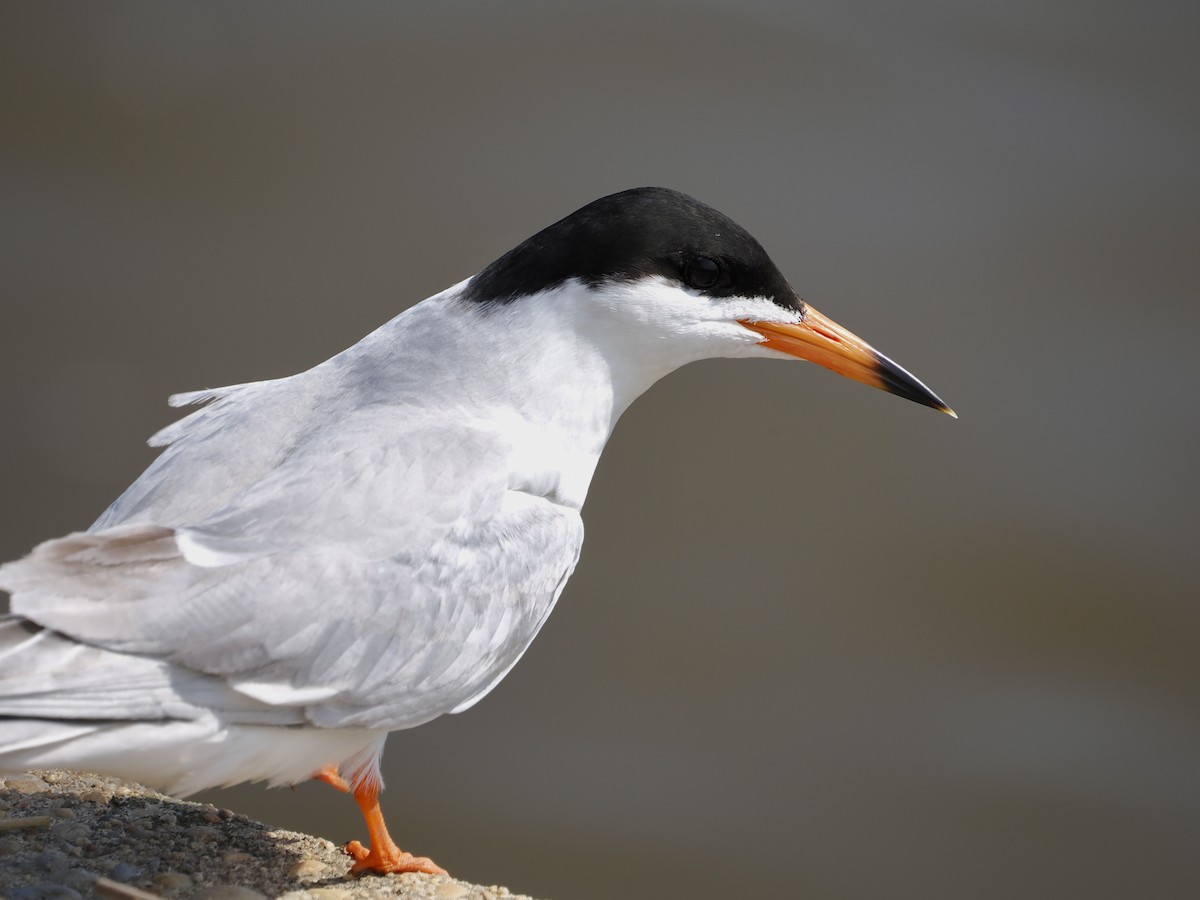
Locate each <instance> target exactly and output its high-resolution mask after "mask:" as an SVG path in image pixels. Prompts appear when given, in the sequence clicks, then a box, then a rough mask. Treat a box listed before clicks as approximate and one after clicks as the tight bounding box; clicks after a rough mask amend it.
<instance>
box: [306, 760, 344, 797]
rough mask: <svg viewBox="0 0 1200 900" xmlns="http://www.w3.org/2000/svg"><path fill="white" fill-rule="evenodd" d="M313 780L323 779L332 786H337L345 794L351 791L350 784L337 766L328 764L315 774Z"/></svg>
mask: <svg viewBox="0 0 1200 900" xmlns="http://www.w3.org/2000/svg"><path fill="white" fill-rule="evenodd" d="M313 781H323V782H325V783H326V784H327V785H329V786H330V787H332V788H337V789H338V790H339V791H341V792H342V793H343V794H348V793H350V785H349V784H348V783H347V782H346V779H345V778H343V777H342V776H341V774H340V773H339V772H338V770H337V766H326V767H325V768H323V769H322V770H321V771H320V772H318V773H317V774H316V775H314V776H313Z"/></svg>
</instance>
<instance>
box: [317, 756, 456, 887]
mask: <svg viewBox="0 0 1200 900" xmlns="http://www.w3.org/2000/svg"><path fill="white" fill-rule="evenodd" d="M313 778H314V779H316V780H317V781H324V782H325V783H326V784H328V785H332V786H333V787H335V788H337V789H338V790H339V791H343V792H349V791H350V785H349V784H347V783H346V780H345V779H344V778H342V776H341V775H340V774H339V773H338V770H337V769H336V768H334V767H333V766H329V767H328V768H324V769H322V770H321V771H320V772H318V773H317V774H316V775H314V776H313ZM354 799H355V800H356V801H358V807H359V809H361V810H362V814H363V818H364V819H366V820H367V837H368V839H369V840H370V842H371V849H370V850H368V849H367V848H366V847H364V846H363V845H362V844H360V843H359V842H358V841H351V842H350V843H348V844H347V845H346V852H347V853H349V854H350V855H351V856H353V857H354V859H355V863H354V865H353V866H352V867H351V869H350V871H351V872H353V873H354V874H355V875H361V874H362V873H363V872H378V873H379V874H381V875H386V874H387V873H388V872H425V873H426V874H428V875H447V874H449V873H448V872H447V871H446V870H445V869H443V868H442V867H441V866H439V865H438V864H437V863H435V862H434V861H433V860H432V859H430V858H429V857H428V856H413V855H412V854H411V853H405V852H404V851H403V850H401V849H400V848H399V847H397V846H396V842H395V841H393V840H392V836H391V835H390V834H388V830H387V826H386V825H385V824H384V823H383V810H381V809H380V808H379V788H378V787H376V786H374V785H371V786H369V787H368V786H365V785H364V786H363V787H359V788H356V789H355V790H354Z"/></svg>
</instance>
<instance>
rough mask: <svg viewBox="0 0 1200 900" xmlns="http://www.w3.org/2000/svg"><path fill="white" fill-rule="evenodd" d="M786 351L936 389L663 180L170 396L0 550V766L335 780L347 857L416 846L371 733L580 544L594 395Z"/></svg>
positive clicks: (445, 688) (564, 569) (403, 861)
mask: <svg viewBox="0 0 1200 900" xmlns="http://www.w3.org/2000/svg"><path fill="white" fill-rule="evenodd" d="M721 356H728V357H770V358H785V357H799V358H801V359H808V360H811V361H813V362H816V363H818V364H820V365H822V366H825V367H826V368H829V369H832V370H833V371H835V372H838V373H840V374H842V375H846V376H848V377H850V378H853V379H855V380H857V381H862V382H865V383H867V384H870V385H873V386H875V387H879V388H882V389H884V390H886V391H890V392H892V393H894V394H899V395H900V396H902V397H907V398H908V399H910V400H915V401H916V402H918V403H922V404H925V405H926V406H930V407H933V408H934V409H938V410H941V411H943V412H950V410H949V408H948V407H947V406H946V405H945V404H944V403H943V402H942V401H941V400H939V399H938V398H937V397H936V396H935V395H934V394H933V393H932V392H931V391H930V390H929V389H928V388H926V387H925V386H924V385H923V384H921V382H919V381H918V380H917V379H916V378H914V377H913V376H912V375H910V374H908V372H906V371H905V370H904V369H902V368H900V367H899V366H898V365H896V364H895V363H893V362H891V361H890V360H889V359H887V358H886V357H884V356H882V355H880V354H879V353H877V352H875V351H874V350H872V349H871V347H870V346H868V345H867V344H866V343H865V342H864V341H862V340H860V339H859V338H857V337H855V336H854V335H853V334H851V333H850V332H849V331H847V330H846V329H844V328H842V327H840V326H838V325H836V324H835V323H834V322H832V321H831V320H830V319H827V318H826V317H825V316H823V315H821V314H820V313H818V312H817V311H816V310H815V309H813V308H812V307H811V306H809V305H808V304H807V303H805V302H804V301H803V300H801V299H800V297H799V296H798V295H797V294H796V292H795V291H794V290H793V289H792V288H791V287H790V286H789V285H788V283H787V281H786V280H785V279H784V277H783V276H782V275H781V274H780V272H779V270H778V269H777V268H776V267H775V265H774V264H773V263H772V262H771V260H770V258H769V257H768V256H767V254H766V252H765V251H764V250H763V248H762V247H761V246H760V245H759V243H758V242H757V241H756V240H755V239H754V238H753V237H751V236H750V235H749V234H748V233H747V232H746V231H745V230H743V229H742V228H741V227H739V226H738V225H737V224H735V223H734V222H733V221H731V220H730V219H729V218H727V217H726V216H724V215H722V214H720V213H718V212H716V211H715V210H713V209H711V208H709V207H707V206H705V205H704V204H702V203H699V202H697V201H696V200H693V199H692V198H690V197H687V196H685V195H683V194H680V193H677V192H675V191H671V190H666V189H662V188H639V189H635V190H630V191H625V192H623V193H619V194H614V195H612V196H609V197H605V198H603V199H600V200H597V201H595V202H594V203H591V204H589V205H587V206H585V207H583V208H582V209H580V210H578V211H577V212H575V213H573V214H571V215H570V216H567V217H566V218H565V219H563V220H562V221H560V222H558V223H556V224H554V225H551V226H550V227H549V228H546V229H544V230H543V231H541V232H539V233H538V234H535V235H534V236H533V237H531V238H529V239H528V240H527V241H525V242H524V243H522V244H521V245H519V246H518V247H516V248H515V249H513V250H511V251H510V252H508V253H506V254H504V255H503V256H502V257H500V258H499V259H498V260H496V261H495V262H493V263H492V264H491V265H489V266H487V268H485V269H484V270H483V271H482V272H480V273H479V274H478V275H475V276H474V277H473V278H469V279H467V280H466V281H464V282H462V283H460V284H457V285H455V286H454V287H451V288H449V289H448V290H446V291H443V292H442V293H440V294H436V295H434V296H433V297H430V298H429V299H427V300H425V301H423V302H421V303H418V304H417V305H416V306H413V307H412V308H410V309H408V310H407V311H405V312H403V313H401V314H400V315H398V316H397V317H396V318H394V319H392V320H391V321H390V322H388V323H387V324H386V325H384V326H383V327H381V328H379V329H378V330H376V331H375V332H373V333H372V334H369V335H368V336H367V337H365V338H363V339H362V340H361V341H359V342H358V343H357V344H355V345H354V346H353V347H351V348H349V349H348V350H345V351H344V352H342V353H339V354H338V355H336V356H334V357H333V358H332V359H329V360H327V361H326V362H323V363H321V364H320V365H318V366H316V367H315V368H312V369H310V370H308V371H307V372H302V373H300V374H299V375H293V376H291V377H289V378H280V379H276V380H272V381H260V382H254V383H252V384H240V385H235V386H232V387H226V388H217V389H214V390H207V391H199V392H196V393H191V394H179V395H176V396H175V397H172V398H171V403H172V405H175V406H183V405H187V404H200V403H205V404H207V405H205V406H203V408H201V409H199V410H197V411H195V412H192V413H191V414H190V415H188V416H186V417H185V418H183V419H181V420H180V421H178V422H176V423H175V424H173V425H171V426H169V427H167V428H165V429H163V430H162V431H160V432H159V433H158V434H156V435H155V436H154V437H153V438H152V439H151V443H152V444H153V445H154V446H159V447H163V448H165V449H164V450H163V452H162V454H161V455H160V456H159V457H158V459H157V460H156V461H155V462H154V463H153V464H152V465H151V466H150V467H149V468H148V469H147V470H146V472H145V473H144V474H143V475H142V476H141V477H140V478H138V480H137V481H135V482H134V483H133V484H132V485H131V486H130V487H129V489H128V490H126V491H125V493H124V494H122V495H121V496H120V497H119V498H118V499H117V500H116V502H114V503H113V504H112V506H111V507H109V508H108V510H107V511H106V512H105V513H104V514H103V515H102V516H101V517H100V518H99V520H97V521H96V523H95V524H94V525H92V527H91V528H90V529H88V530H87V531H86V532H78V533H75V534H71V535H68V536H67V537H64V538H60V539H57V540H52V541H47V542H46V543H44V544H41V545H40V546H38V547H37V548H35V549H34V550H33V552H31V553H30V554H29V555H28V556H27V557H25V558H24V559H21V560H18V561H16V562H12V563H9V564H7V565H5V566H4V567H3V568H0V587H2V588H4V589H5V590H7V591H9V592H10V593H11V594H12V613H11V615H9V616H8V617H7V618H6V619H4V620H2V621H0V717H3V718H0V769H5V770H9V771H11V770H14V769H25V768H67V769H82V770H89V771H101V772H106V773H110V774H113V775H117V776H121V777H126V778H129V779H132V780H135V781H139V782H142V783H145V784H148V785H152V786H154V787H159V788H162V789H165V790H169V791H173V792H176V793H183V794H187V793H190V792H194V791H198V790H201V789H203V788H207V787H211V786H216V785H228V784H234V783H236V782H241V781H256V780H266V781H269V782H270V783H271V784H293V783H296V782H298V781H303V780H305V779H310V778H319V779H322V780H325V781H327V782H329V783H331V784H333V785H335V786H336V787H339V788H341V789H343V790H348V791H352V792H353V793H354V796H355V799H356V800H357V801H358V803H359V805H360V806H361V807H362V810H363V814H364V816H365V817H366V821H367V830H368V833H369V837H370V849H369V850H368V849H367V848H364V847H363V846H362V845H361V844H358V843H357V842H354V843H353V844H351V845H350V846H349V847H348V848H347V849H348V850H350V852H351V853H352V854H353V855H355V856H356V858H357V862H356V864H355V869H356V870H357V871H367V870H374V871H380V872H395V871H412V870H418V871H425V872H440V871H441V870H440V869H439V868H438V867H437V866H435V865H434V864H433V863H432V862H431V861H430V860H429V859H427V858H424V857H414V856H412V855H410V854H408V853H404V852H402V851H401V850H400V849H399V848H398V847H397V846H396V845H395V843H394V842H393V841H392V840H391V838H390V837H389V836H388V833H387V829H386V828H385V827H384V823H383V817H382V814H381V812H380V808H379V801H378V797H379V791H380V788H381V781H380V777H379V756H380V753H381V751H382V750H383V744H384V740H385V739H386V738H387V735H388V732H390V731H395V730H397V729H401V728H410V727H412V726H414V725H419V724H421V723H422V722H427V721H429V720H430V719H433V718H434V717H436V716H440V715H442V714H443V713H452V712H461V711H462V710H464V709H467V708H468V707H469V706H471V705H472V704H474V703H475V702H477V701H478V700H479V699H480V698H481V697H483V696H484V695H485V694H486V693H487V692H488V691H490V690H491V689H492V688H493V687H494V686H495V685H496V683H497V682H499V681H500V679H501V678H503V677H504V675H505V674H506V673H507V672H508V671H509V670H510V669H511V668H512V667H513V665H514V664H515V663H516V662H517V660H518V659H520V657H521V654H522V653H523V652H524V651H525V648H526V647H528V646H529V643H530V641H532V640H533V638H534V635H536V634H537V632H538V629H539V628H540V627H541V625H542V623H543V622H544V621H545V620H546V616H547V615H549V613H550V610H551V609H552V608H553V606H554V603H555V601H556V600H557V599H558V595H559V594H560V593H561V592H562V589H563V586H564V585H565V584H566V582H567V579H568V578H569V577H570V575H571V572H572V570H573V569H574V568H575V563H576V561H577V560H578V558H579V549H580V546H581V544H582V542H583V523H582V521H581V520H580V515H579V511H580V507H582V505H583V501H584V497H585V496H586V494H587V489H588V484H589V482H590V481H591V478H592V474H593V472H594V471H595V468H596V463H597V460H598V459H599V457H600V452H601V450H603V448H604V444H605V441H607V440H608V436H609V434H610V433H611V432H612V429H613V426H614V425H615V424H616V422H617V419H618V418H619V417H620V415H621V413H622V412H624V411H625V409H626V408H627V407H628V406H629V404H630V403H632V402H633V401H634V399H635V398H637V396H638V395H639V394H641V393H642V392H643V391H645V390H646V389H647V388H649V387H650V385H652V384H653V383H654V382H655V381H657V380H658V379H659V378H661V377H662V376H664V375H666V374H667V373H669V372H671V371H673V370H675V369H677V368H679V367H680V366H683V365H685V364H686V363H689V362H693V361H695V360H699V359H705V358H708V357H721Z"/></svg>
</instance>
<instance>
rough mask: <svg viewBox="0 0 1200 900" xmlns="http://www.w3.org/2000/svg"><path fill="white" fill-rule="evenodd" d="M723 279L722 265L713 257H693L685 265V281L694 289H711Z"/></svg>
mask: <svg viewBox="0 0 1200 900" xmlns="http://www.w3.org/2000/svg"><path fill="white" fill-rule="evenodd" d="M720 278H721V264H720V263H718V262H717V261H716V260H715V259H713V258H712V257H711V256H693V257H692V258H691V259H689V260H688V261H687V263H686V264H684V267H683V280H684V281H686V282H687V283H688V285H689V286H691V287H694V288H700V289H703V288H710V287H712V286H713V285H714V284H716V283H717V282H718V281H719V280H720Z"/></svg>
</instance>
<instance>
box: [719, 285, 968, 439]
mask: <svg viewBox="0 0 1200 900" xmlns="http://www.w3.org/2000/svg"><path fill="white" fill-rule="evenodd" d="M740 324H741V325H743V326H744V327H746V328H749V329H750V330H751V331H753V332H756V333H758V334H760V335H762V336H763V338H764V340H763V344H764V345H765V346H767V347H769V348H771V349H772V350H778V351H780V352H781V353H786V354H788V355H789V356H795V357H799V358H800V359H807V360H808V361H809V362H815V363H816V364H817V365H819V366H824V367H825V368H826V369H829V371H831V372H836V373H837V374H839V375H845V376H846V377H847V378H853V379H854V380H855V381H861V382H862V383H863V384H869V385H870V386H871V387H876V388H879V389H880V390H884V391H887V392H888V393H889V394H896V395H897V396H900V397H904V398H906V399H908V400H912V401H913V402H914V403H920V404H921V405H923V406H929V407H932V408H933V409H936V410H938V411H939V412H944V413H947V414H948V415H951V416H954V418H956V419H957V418H958V416H957V415H956V414H955V412H954V410H952V409H951V408H950V407H949V406H947V405H946V404H945V403H943V402H942V400H941V398H940V397H938V395H937V394H935V393H934V392H933V391H931V390H930V389H929V388H927V387H925V385H923V384H922V383H921V382H920V381H918V380H917V378H916V377H914V376H913V375H911V374H910V373H909V372H908V371H906V370H905V369H904V368H902V367H901V366H898V365H897V364H896V363H894V362H892V361H891V360H890V359H888V358H887V357H886V356H884V355H883V354H882V353H880V352H878V351H877V350H875V349H873V348H872V347H871V345H870V344H868V343H867V342H866V341H864V340H863V339H862V338H860V337H859V336H858V335H856V334H854V333H853V332H851V331H849V330H847V329H845V328H843V327H842V326H841V325H839V324H837V322H835V321H833V319H830V318H829V317H828V316H825V315H823V314H821V313H819V312H817V311H816V310H815V309H813V308H812V307H811V306H809V305H808V304H805V313H804V318H803V319H802V320H801V321H799V322H796V323H794V324H792V323H786V322H751V321H749V320H746V319H743V320H741V322H740Z"/></svg>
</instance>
